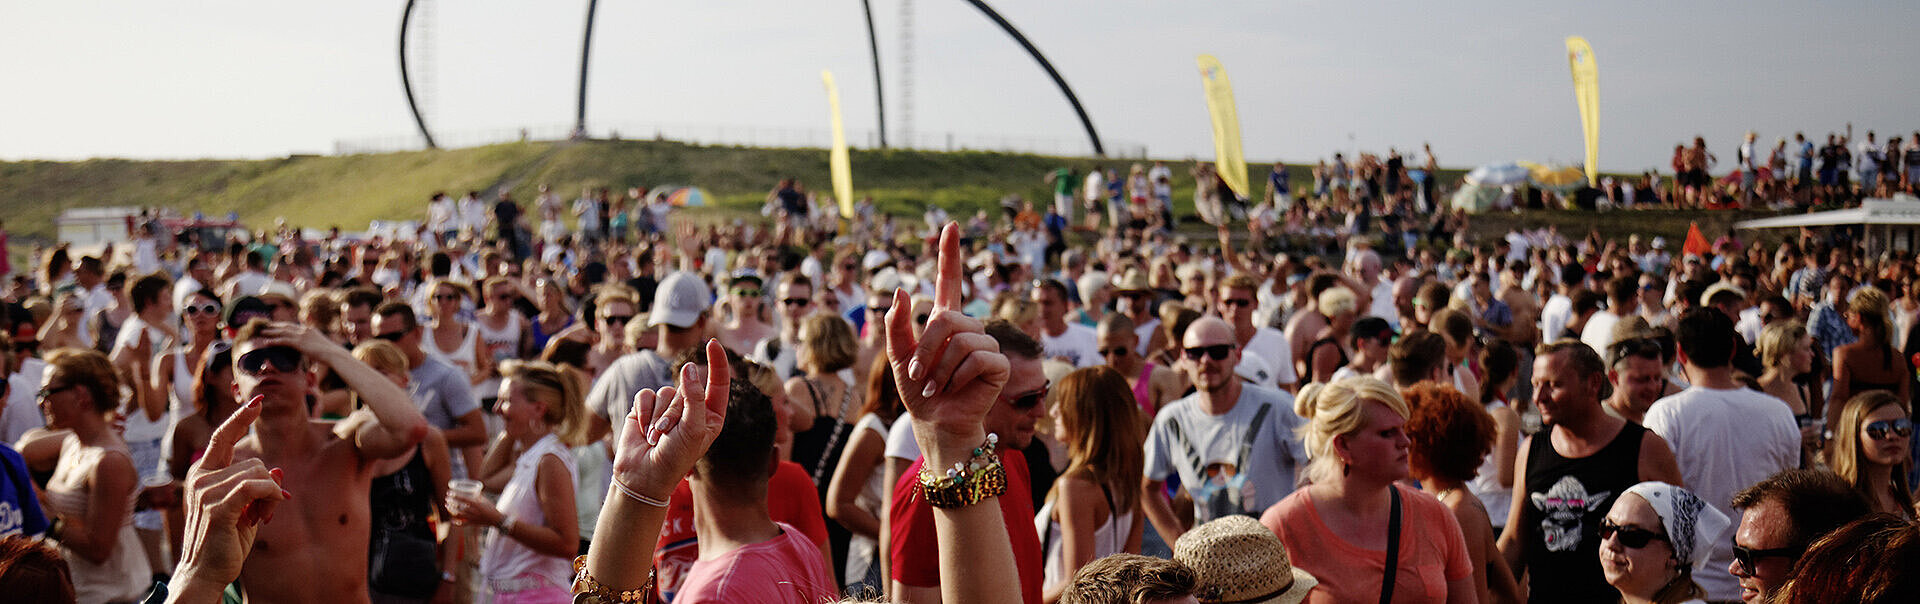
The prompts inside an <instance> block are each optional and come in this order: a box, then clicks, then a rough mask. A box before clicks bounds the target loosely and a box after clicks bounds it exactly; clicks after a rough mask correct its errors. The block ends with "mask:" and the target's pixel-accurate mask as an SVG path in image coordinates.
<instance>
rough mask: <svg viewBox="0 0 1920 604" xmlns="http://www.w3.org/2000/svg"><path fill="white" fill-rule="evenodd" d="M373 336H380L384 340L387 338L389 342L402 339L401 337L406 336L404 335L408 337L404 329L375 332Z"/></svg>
mask: <svg viewBox="0 0 1920 604" xmlns="http://www.w3.org/2000/svg"><path fill="white" fill-rule="evenodd" d="M373 337H376V338H380V339H382V340H386V341H388V342H399V341H400V338H404V337H407V332H404V331H390V332H387V333H382V334H374V336H373Z"/></svg>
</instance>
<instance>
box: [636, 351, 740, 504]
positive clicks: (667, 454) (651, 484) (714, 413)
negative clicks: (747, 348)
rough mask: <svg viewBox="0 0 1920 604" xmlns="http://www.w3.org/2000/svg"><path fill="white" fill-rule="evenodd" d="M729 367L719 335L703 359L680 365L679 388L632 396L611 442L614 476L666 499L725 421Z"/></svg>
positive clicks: (670, 387)
mask: <svg viewBox="0 0 1920 604" xmlns="http://www.w3.org/2000/svg"><path fill="white" fill-rule="evenodd" d="M731 379H732V368H730V367H729V366H728V365H727V352H726V349H725V348H722V347H721V346H720V341H719V340H711V339H710V340H707V364H706V365H701V364H698V363H687V364H686V365H685V366H683V367H681V368H680V377H679V379H678V380H676V381H677V383H679V387H677V388H676V387H673V386H668V387H666V388H661V389H660V391H659V392H655V391H653V390H650V389H649V390H641V391H640V392H639V393H637V394H635V395H634V396H633V410H632V411H630V412H628V413H627V417H626V421H625V422H624V423H623V425H622V427H621V429H620V439H619V440H617V441H614V442H615V451H614V454H613V478H614V480H617V481H620V483H621V484H624V485H626V486H627V488H629V489H633V490H635V491H638V492H639V493H640V494H642V495H645V496H647V497H650V498H653V499H656V500H658V501H666V500H667V497H668V496H670V495H672V494H673V489H674V487H675V486H677V485H679V484H680V479H682V478H686V476H687V473H688V472H690V471H692V470H693V464H694V462H696V461H699V459H700V457H701V456H704V455H706V454H707V447H708V446H709V445H712V444H713V439H714V438H716V437H718V436H720V427H721V426H722V425H723V424H725V423H726V421H727V396H728V393H729V386H728V384H729V381H730V380H731Z"/></svg>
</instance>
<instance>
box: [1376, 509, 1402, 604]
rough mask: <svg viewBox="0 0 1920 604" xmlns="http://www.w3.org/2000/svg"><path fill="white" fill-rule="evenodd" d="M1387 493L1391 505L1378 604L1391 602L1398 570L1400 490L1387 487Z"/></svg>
mask: <svg viewBox="0 0 1920 604" xmlns="http://www.w3.org/2000/svg"><path fill="white" fill-rule="evenodd" d="M1387 492H1388V493H1390V494H1391V495H1392V496H1393V503H1392V511H1391V512H1389V515H1390V516H1391V517H1390V518H1388V520H1387V569H1386V572H1385V573H1384V574H1383V575H1382V577H1381V579H1380V604H1387V603H1388V602H1392V601H1393V576H1394V574H1396V571H1399V570H1400V488H1399V487H1395V486H1392V485H1388V486H1387Z"/></svg>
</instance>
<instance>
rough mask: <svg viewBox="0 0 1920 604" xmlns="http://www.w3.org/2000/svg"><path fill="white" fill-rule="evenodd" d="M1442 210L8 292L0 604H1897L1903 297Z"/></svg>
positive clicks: (154, 278)
mask: <svg viewBox="0 0 1920 604" xmlns="http://www.w3.org/2000/svg"><path fill="white" fill-rule="evenodd" d="M1748 156H1749V154H1746V153H1744V152H1743V157H1748ZM1432 162H1433V160H1432V155H1431V151H1430V150H1426V151H1423V152H1422V154H1421V155H1420V156H1419V158H1418V159H1416V160H1412V161H1409V160H1407V159H1405V158H1402V157H1401V156H1400V155H1399V154H1398V153H1392V152H1390V153H1389V154H1387V155H1386V156H1384V158H1381V157H1374V156H1371V155H1369V156H1364V157H1363V158H1361V159H1360V160H1359V161H1357V162H1356V163H1358V164H1359V166H1358V167H1357V168H1356V167H1353V166H1349V165H1348V164H1347V163H1345V158H1341V157H1336V160H1335V163H1334V164H1331V165H1330V166H1323V167H1317V168H1316V169H1315V171H1314V172H1315V174H1316V181H1317V182H1315V183H1313V185H1312V189H1313V190H1312V191H1310V192H1308V191H1303V192H1301V194H1300V195H1298V196H1295V195H1291V194H1290V190H1291V187H1290V185H1289V183H1288V182H1287V177H1286V172H1285V169H1284V166H1282V167H1278V168H1276V169H1275V170H1274V172H1273V173H1272V174H1271V175H1270V176H1269V178H1268V180H1267V184H1266V188H1267V190H1268V191H1269V194H1268V195H1267V196H1266V197H1265V198H1263V199H1257V200H1248V199H1244V198H1241V197H1239V196H1236V195H1234V193H1233V191H1232V190H1231V189H1229V188H1227V187H1226V186H1225V185H1224V183H1223V182H1222V181H1221V180H1220V178H1219V177H1218V175H1217V174H1214V173H1213V172H1212V171H1211V170H1210V169H1207V168H1206V167H1205V166H1202V167H1201V168H1198V169H1195V170H1194V171H1192V172H1191V173H1190V174H1189V175H1188V176H1190V177H1192V178H1194V179H1195V180H1196V182H1198V183H1200V184H1201V186H1197V187H1195V190H1196V192H1195V199H1194V203H1195V207H1196V208H1198V209H1199V210H1200V215H1201V218H1202V219H1203V220H1205V221H1208V222H1212V223H1215V224H1219V225H1223V226H1220V227H1218V228H1216V229H1213V230H1212V232H1211V233H1209V235H1211V237H1203V238H1202V239H1206V240H1203V241H1194V240H1190V239H1189V238H1188V236H1187V235H1183V234H1181V233H1183V232H1185V233H1192V232H1196V231H1193V230H1192V229H1190V228H1183V227H1181V226H1180V224H1179V222H1178V221H1177V220H1176V217H1175V216H1174V215H1173V212H1172V210H1171V208H1172V207H1173V202H1172V200H1171V194H1172V187H1171V184H1170V183H1171V180H1172V178H1174V176H1173V175H1172V173H1171V170H1169V169H1167V167H1166V166H1165V165H1163V164H1155V165H1152V166H1147V165H1138V166H1133V167H1131V168H1130V170H1129V174H1128V175H1127V176H1126V177H1118V175H1117V174H1112V173H1109V172H1108V171H1105V170H1095V171H1093V172H1092V173H1089V174H1086V175H1081V174H1077V173H1076V172H1074V171H1073V170H1070V169H1066V168H1062V169H1060V170H1058V171H1055V172H1052V173H1049V174H1047V175H1045V180H1046V182H1048V183H1049V184H1051V185H1052V186H1053V187H1054V191H1055V193H1056V195H1055V199H1053V200H1052V201H1053V203H1050V204H1049V203H1046V202H1045V201H1042V202H1041V203H1040V204H1039V205H1038V206H1037V207H1036V205H1035V204H1034V202H1032V201H1027V200H1022V199H1019V198H1017V197H1009V198H1008V199H1006V200H1004V201H1003V203H1002V205H1001V209H1002V210H1003V212H1001V213H1000V214H998V215H996V214H991V213H987V212H981V213H979V214H976V215H973V216H971V217H964V218H962V219H959V220H956V219H955V217H951V216H948V215H947V212H946V211H945V210H942V209H940V208H929V209H928V210H927V214H926V215H925V216H924V217H922V218H923V221H912V220H910V219H905V218H900V217H893V216H887V215H884V214H880V213H878V212H876V211H875V209H874V204H873V202H872V200H861V202H859V203H858V204H856V205H855V208H856V210H855V211H854V212H852V216H851V217H850V218H847V219H845V220H842V219H840V218H838V216H837V211H835V210H834V209H833V208H834V205H833V204H832V202H830V201H826V200H824V199H819V198H816V197H815V196H813V195H811V194H809V193H808V192H807V191H806V190H805V189H804V187H803V186H802V185H801V184H800V183H798V182H796V181H793V180H787V181H783V182H782V183H780V185H779V186H777V187H775V188H774V189H773V190H772V191H770V192H769V193H768V195H767V202H766V206H765V209H764V212H763V214H764V215H765V216H766V220H764V221H745V220H736V221H733V222H732V223H730V224H709V225H704V226H697V225H695V224H693V223H692V222H691V221H689V220H687V219H685V218H684V217H682V216H680V215H679V214H678V212H677V211H676V210H675V209H674V208H675V206H674V205H673V202H672V201H671V200H670V199H669V198H668V197H667V196H666V195H663V194H661V193H659V192H654V193H649V192H646V191H643V190H639V189H634V190H630V191H628V192H627V193H626V194H625V195H618V194H615V193H613V192H611V191H606V190H589V191H587V192H585V193H583V194H582V195H581V197H579V198H578V199H576V200H574V201H573V202H571V203H563V202H562V201H561V198H560V196H559V195H557V194H555V193H553V192H551V191H548V190H547V189H546V188H545V187H542V188H541V194H540V195H539V197H538V198H537V199H536V200H535V201H534V202H533V211H532V212H524V211H523V210H522V209H521V206H520V205H519V204H518V203H517V202H515V201H514V200H512V199H511V198H509V197H505V196H502V197H500V198H498V199H495V200H492V201H491V202H483V201H482V200H481V196H480V195H479V194H478V193H473V194H469V195H467V196H466V197H465V198H463V199H460V200H457V201H456V200H454V199H452V198H451V197H449V196H445V195H435V196H434V197H433V198H432V199H431V200H430V201H429V205H428V207H427V212H426V216H427V220H426V221H425V222H424V223H422V224H420V225H419V226H418V228H417V229H414V230H412V231H407V232H397V233H385V234H381V235H377V236H367V237H355V236H348V235H342V234H340V233H339V232H338V231H337V230H336V231H333V232H330V233H328V234H326V235H325V236H321V237H311V236H308V235H307V234H305V233H303V232H302V231H300V230H297V229H290V228H281V229H279V230H278V231H277V232H270V233H261V234H259V235H257V236H255V237H254V238H253V239H252V240H251V241H238V240H236V241H228V242H201V241H197V240H194V239H193V238H192V237H179V238H175V237H170V236H169V234H166V233H162V232H160V230H159V229H157V228H154V227H152V226H150V225H140V226H138V227H137V228H136V229H134V233H135V235H133V236H132V237H131V240H130V241H128V242H126V243H123V244H120V245H117V246H113V247H110V248H109V249H108V250H106V251H104V252H101V253H98V254H83V253H79V252H77V251H75V250H69V249H66V248H54V249H47V250H42V251H40V252H39V253H37V254H36V256H35V262H34V264H33V266H32V267H30V268H29V269H27V271H25V272H27V274H25V275H23V276H19V277H16V278H15V279H14V280H13V282H12V283H13V288H12V290H11V291H9V292H8V295H7V298H6V302H7V306H6V312H5V313H4V317H3V318H4V323H5V324H6V325H7V329H6V332H5V333H6V334H7V335H10V336H11V340H10V342H9V344H10V345H8V346H5V347H0V353H4V355H5V357H6V359H5V360H6V367H7V368H8V371H9V373H10V377H9V379H8V380H7V381H6V384H7V387H8V388H9V392H8V396H7V397H6V401H7V405H6V406H5V408H4V409H3V410H0V437H4V441H5V442H6V443H10V444H11V446H0V461H3V462H4V463H0V468H4V469H5V474H4V477H5V478H6V479H7V480H4V481H0V536H4V537H5V540H4V541H0V544H3V545H0V591H3V592H4V593H8V594H24V595H23V596H22V597H24V598H26V599H27V600H29V601H60V600H74V599H77V600H78V601H80V602H87V603H93V602H124V601H135V600H139V599H142V598H146V597H154V598H169V599H171V600H174V601H196V602H198V601H213V600H216V599H220V598H222V597H223V592H224V597H226V598H229V599H232V598H238V597H244V598H245V599H247V600H251V601H263V602H282V601H288V602H300V601H314V602H341V601H378V602H469V601H491V602H503V603H507V602H561V601H570V600H571V599H572V598H574V597H575V594H581V595H582V596H581V597H583V598H585V601H606V602H630V601H649V602H804V603H818V602H823V601H839V600H841V599H842V598H855V599H858V598H885V599H887V600H889V601H901V602H939V601H952V602H1011V601H1016V600H1017V601H1023V602H1027V603H1028V604H1039V603H1042V602H1056V601H1057V602H1184V601H1196V600H1197V601H1201V602H1300V601H1311V602H1354V601H1367V600H1376V599H1377V600H1380V601H1397V602H1442V601H1444V602H1476V601H1487V602H1522V601H1533V602H1613V601H1626V602H1688V601H1696V600H1704V601H1715V602H1719V601H1735V600H1746V601H1750V602H1753V601H1773V602H1832V601H1868V602H1900V601H1915V599H1916V598H1920V582H1916V580H1915V577H1920V573H1916V570H1917V569H1915V568H1914V566H1915V562H1916V561H1920V525H1916V524H1915V523H1914V517H1915V514H1916V507H1915V502H1914V499H1913V488H1912V487H1913V484H1914V483H1913V481H1914V479H1915V474H1914V471H1915V470H1914V463H1913V461H1914V453H1913V452H1914V450H1915V449H1914V446H1913V445H1914V442H1915V436H1914V433H1913V424H1912V420H1911V409H1912V400H1913V396H1914V380H1915V379H1916V375H1917V374H1916V370H1915V367H1914V365H1915V360H1916V358H1920V334H1916V333H1915V332H1916V330H1920V321H1916V318H1920V277H1917V276H1916V266H1915V259H1914V257H1913V256H1912V255H1911V254H1905V253H1879V254H1877V255H1870V254H1867V253H1866V251H1865V250H1866V248H1865V247H1864V246H1863V243H1862V242H1861V241H1857V240H1855V239H1854V238H1853V235H1854V234H1853V233H1851V232H1849V231H1847V230H1845V229H1839V230H1836V231H1834V232H1833V233H1827V234H1814V233H1804V234H1802V235H1801V236H1800V237H1797V238H1794V239H1792V240H1788V241H1771V242H1763V241H1759V240H1750V241H1741V240H1739V239H1736V238H1735V237H1733V236H1731V235H1728V236H1724V237H1721V238H1720V239H1719V240H1718V241H1715V242H1713V243H1712V244H1711V246H1710V248H1711V249H1710V250H1706V251H1704V252H1703V253H1702V252H1701V251H1700V250H1695V253H1688V252H1685V251H1681V250H1675V249H1669V246H1668V245H1667V242H1666V241H1665V240H1663V239H1661V238H1657V237H1656V238H1648V239H1642V238H1641V237H1638V236H1635V237H1632V238H1629V239H1627V240H1624V241H1610V240H1606V239H1603V238H1601V237H1599V236H1598V235H1597V234H1588V235H1586V236H1584V237H1582V236H1579V235H1569V234H1566V233H1561V232H1559V231H1558V230H1556V229H1551V228H1545V229H1538V230H1527V231H1516V232H1512V233H1507V234H1505V235H1504V236H1503V237H1498V238H1488V239H1486V240H1484V241H1482V240H1476V239H1474V238H1473V237H1471V236H1470V235H1469V232H1468V231H1467V230H1466V229H1465V225H1466V222H1465V221H1466V220H1467V218H1466V216H1465V215H1464V214H1461V213H1457V212H1448V211H1439V209H1438V208H1439V207H1440V206H1439V205H1438V204H1439V202H1438V201H1437V200H1438V196H1439V195H1440V192H1437V191H1436V190H1435V186H1434V185H1433V184H1432V181H1433V180H1434V179H1435V178H1434V177H1433V176H1431V175H1433V174H1435V172H1434V171H1433V166H1432ZM1409 164H1411V165H1412V166H1413V167H1411V168H1410V167H1409ZM1422 165H1424V166H1425V167H1424V168H1422V167H1420V166H1422ZM1885 165H1887V166H1893V165H1894V164H1891V163H1889V164H1885ZM1887 169H1888V170H1891V168H1890V167H1889V168H1887ZM1884 173H1885V172H1883V173H1882V174H1884ZM1775 174H1778V172H1776V173H1775ZM1186 177H1187V176H1183V177H1182V178H1186ZM1758 182H1761V183H1764V182H1768V181H1767V180H1766V179H1759V180H1758ZM1877 182H1889V183H1891V182H1893V181H1892V180H1880V181H1877ZM1736 185H1737V186H1745V185H1739V184H1738V183H1736ZM1889 186H1891V185H1889ZM1899 186H1903V187H1904V186H1910V185H1908V184H1907V182H1906V181H1900V185H1899ZM1741 190H1743V189H1740V188H1737V187H1736V189H1733V192H1735V193H1738V192H1740V191H1741ZM1623 205H1626V204H1623ZM1239 222H1244V223H1246V224H1247V225H1248V229H1247V232H1246V234H1244V235H1242V234H1237V233H1235V232H1234V231H1233V229H1231V228H1229V227H1227V226H1224V225H1229V224H1234V223H1239ZM1283 225H1286V226H1283ZM1200 232H1204V231H1200ZM114 247H117V248H119V249H118V250H115V249H114ZM116 252H117V253H116ZM276 516H277V519H276ZM156 580H158V581H160V583H158V584H157V585H156ZM11 597H12V596H9V597H8V599H11Z"/></svg>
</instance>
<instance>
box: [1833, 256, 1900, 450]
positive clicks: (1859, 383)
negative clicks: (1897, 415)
mask: <svg viewBox="0 0 1920 604" xmlns="http://www.w3.org/2000/svg"><path fill="white" fill-rule="evenodd" d="M1887 304H1888V302H1887V294H1886V293H1885V292H1882V291H1880V290H1879V289H1877V288H1874V287H1872V286H1867V287H1862V288H1860V289H1857V290H1854V292H1853V295H1852V296H1850V297H1848V298H1847V310H1846V313H1845V314H1844V315H1843V316H1844V318H1845V319H1846V321H1847V327H1849V328H1851V329H1853V333H1854V334H1855V335H1857V336H1859V338H1860V339H1858V340H1855V341H1854V342H1853V343H1852V344H1847V345H1845V346H1841V347H1838V348H1835V349H1833V391H1832V392H1831V393H1830V395H1829V396H1828V397H1827V400H1828V401H1850V400H1852V399H1853V397H1854V396H1855V395H1858V394H1860V393H1862V392H1866V391H1869V390H1885V391H1888V392H1892V393H1894V394H1895V395H1898V396H1899V398H1900V400H1903V401H1904V400H1912V398H1911V397H1912V395H1913V367H1912V366H1911V365H1909V364H1908V363H1907V359H1905V358H1902V357H1901V356H1900V353H1899V352H1897V351H1895V350H1894V349H1893V344H1892V342H1893V340H1891V339H1890V338H1889V337H1888V335H1887V334H1889V333H1891V331H1890V329H1889V327H1888V322H1887ZM1842 406H1843V405H1828V406H1827V409H1826V413H1825V416H1826V419H1827V426H1829V427H1830V428H1831V427H1833V426H1838V425H1840V424H1841V422H1840V411H1841V407H1842ZM1836 432H1837V431H1836Z"/></svg>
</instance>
